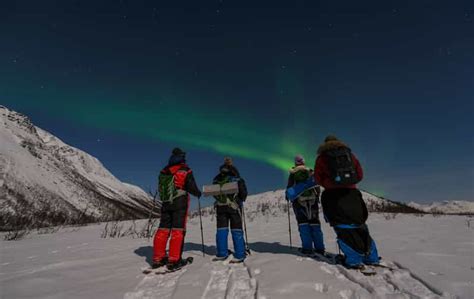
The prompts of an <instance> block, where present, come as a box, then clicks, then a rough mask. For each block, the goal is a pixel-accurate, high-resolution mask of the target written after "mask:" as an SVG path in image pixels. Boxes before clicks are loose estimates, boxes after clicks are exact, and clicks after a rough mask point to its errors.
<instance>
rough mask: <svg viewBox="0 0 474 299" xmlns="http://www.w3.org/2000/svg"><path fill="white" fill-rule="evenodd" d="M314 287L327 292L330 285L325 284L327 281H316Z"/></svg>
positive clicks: (318, 290) (321, 291)
mask: <svg viewBox="0 0 474 299" xmlns="http://www.w3.org/2000/svg"><path fill="white" fill-rule="evenodd" d="M314 289H315V290H316V291H317V292H320V293H327V292H328V289H329V287H328V285H327V284H325V283H319V282H317V283H315V284H314Z"/></svg>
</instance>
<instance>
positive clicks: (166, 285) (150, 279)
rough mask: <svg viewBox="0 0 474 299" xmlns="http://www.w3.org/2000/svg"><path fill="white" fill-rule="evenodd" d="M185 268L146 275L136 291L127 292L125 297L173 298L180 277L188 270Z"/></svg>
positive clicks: (127, 298) (129, 298)
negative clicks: (161, 273) (163, 273)
mask: <svg viewBox="0 0 474 299" xmlns="http://www.w3.org/2000/svg"><path fill="white" fill-rule="evenodd" d="M187 270H188V269H187V268H183V269H181V270H178V271H176V272H171V273H168V274H165V275H154V273H151V274H148V275H146V276H145V277H144V278H143V280H142V281H141V282H140V284H139V285H138V286H137V287H136V288H135V291H134V292H130V293H127V294H125V296H124V299H139V298H142V299H166V298H173V295H174V293H175V292H176V288H177V287H178V284H179V279H180V278H181V276H182V275H183V274H184V273H185V272H186V271H187Z"/></svg>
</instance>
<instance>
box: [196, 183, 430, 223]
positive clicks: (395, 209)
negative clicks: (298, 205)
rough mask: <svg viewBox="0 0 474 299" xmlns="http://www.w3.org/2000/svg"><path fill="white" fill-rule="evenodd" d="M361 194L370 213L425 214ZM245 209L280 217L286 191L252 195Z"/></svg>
mask: <svg viewBox="0 0 474 299" xmlns="http://www.w3.org/2000/svg"><path fill="white" fill-rule="evenodd" d="M361 192H362V198H363V199H364V201H365V203H366V205H367V208H368V210H369V212H384V213H424V211H423V210H421V209H418V208H416V207H414V206H409V205H406V204H403V203H400V202H396V201H391V200H388V199H385V198H382V197H379V196H376V195H374V194H371V193H369V192H366V191H363V190H361ZM245 207H246V213H247V214H248V216H249V217H260V216H262V215H279V214H281V213H286V212H287V202H286V200H285V190H276V191H269V192H264V193H260V194H255V195H250V196H249V197H248V199H247V200H246V203H245ZM204 213H211V214H212V213H213V211H212V208H208V209H207V210H205V211H204Z"/></svg>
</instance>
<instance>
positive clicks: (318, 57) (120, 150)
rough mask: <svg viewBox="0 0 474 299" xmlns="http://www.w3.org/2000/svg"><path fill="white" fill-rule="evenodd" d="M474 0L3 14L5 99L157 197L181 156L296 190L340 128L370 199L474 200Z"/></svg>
mask: <svg viewBox="0 0 474 299" xmlns="http://www.w3.org/2000/svg"><path fill="white" fill-rule="evenodd" d="M473 102H474V1H241V0H240V1H230V0H229V1H227V0H224V1H195V0H194V1H138V0H137V1H132V0H129V1H125V0H124V1H118V0H117V1H68V0H56V1H49V0H43V1H38V0H30V1H1V3H0V104H2V105H5V106H7V107H9V108H10V109H13V110H17V111H19V112H22V113H24V114H27V115H28V116H29V117H30V118H31V119H32V120H33V122H34V123H35V124H36V125H38V126H40V127H42V128H44V129H46V130H48V131H50V132H51V133H53V134H55V135H57V136H58V137H60V138H61V139H63V140H64V141H65V142H66V143H68V144H71V145H73V146H75V147H78V148H81V149H83V150H85V151H86V152H88V153H90V154H92V155H94V156H96V157H98V158H99V159H100V160H101V161H102V162H103V163H104V165H105V166H106V167H107V168H108V169H109V170H111V171H112V173H114V174H115V175H116V176H117V177H118V178H120V179H122V180H124V181H127V182H130V183H134V184H137V185H139V186H141V187H143V188H144V189H145V190H146V191H148V190H149V189H155V188H156V186H155V185H156V180H157V174H158V171H159V170H160V169H161V168H162V167H163V166H164V164H165V163H166V161H167V159H168V156H169V153H170V151H171V149H172V148H173V147H174V146H180V147H182V148H183V149H185V150H186V151H187V152H188V162H189V164H190V166H191V167H192V168H193V170H194V172H195V176H196V179H197V182H198V184H199V185H203V184H205V183H209V182H210V180H211V179H212V177H213V176H214V175H215V174H216V172H217V168H218V166H219V165H220V164H221V163H222V159H223V157H224V156H225V155H230V156H232V157H234V160H235V162H236V165H237V167H238V168H239V169H240V172H241V174H242V175H243V176H244V177H245V178H246V179H247V183H248V185H249V189H250V191H251V192H253V193H255V192H261V191H267V190H275V189H279V188H284V187H285V186H286V175H287V170H288V168H289V167H291V166H292V164H293V157H294V156H295V155H296V154H300V153H301V154H304V155H305V158H306V160H307V162H308V163H309V164H310V165H311V166H313V165H314V159H315V153H316V149H317V147H318V145H319V144H320V143H321V142H322V140H323V139H324V136H325V135H327V134H329V133H333V134H336V135H337V136H339V137H340V138H341V139H342V140H344V141H346V142H347V143H348V144H349V145H350V146H351V148H352V149H353V151H354V152H355V153H356V154H357V155H358V156H359V158H360V160H361V163H362V165H363V167H364V170H365V173H366V178H365V180H364V181H363V182H362V184H361V188H363V189H366V190H368V191H371V192H373V193H376V194H379V195H383V196H386V197H388V198H390V199H393V200H399V201H418V202H431V201H440V200H454V199H456V200H473V199H474V198H473V193H474V189H473V188H474V187H473V185H474V184H473V182H474V171H473V169H474V159H473V152H474V146H473V133H472V131H473V125H472V123H473V122H472V119H473V108H474V107H473Z"/></svg>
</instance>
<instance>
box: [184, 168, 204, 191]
mask: <svg viewBox="0 0 474 299" xmlns="http://www.w3.org/2000/svg"><path fill="white" fill-rule="evenodd" d="M184 188H185V190H186V191H187V192H189V193H191V194H192V195H194V196H196V197H201V190H199V187H198V186H197V185H196V181H195V180H194V175H193V173H192V172H190V173H188V175H187V176H186V184H185V187H184Z"/></svg>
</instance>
